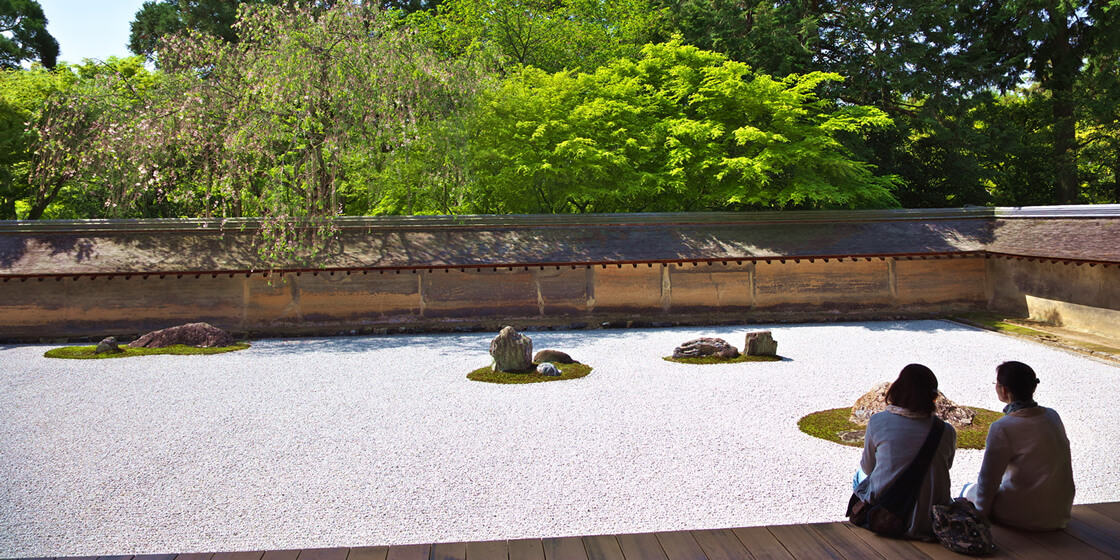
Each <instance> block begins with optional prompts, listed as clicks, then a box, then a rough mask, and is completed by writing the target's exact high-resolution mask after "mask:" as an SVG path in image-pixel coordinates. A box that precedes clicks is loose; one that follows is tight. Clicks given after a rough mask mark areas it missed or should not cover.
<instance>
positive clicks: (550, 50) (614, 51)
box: [411, 0, 663, 72]
mask: <svg viewBox="0 0 1120 560" xmlns="http://www.w3.org/2000/svg"><path fill="white" fill-rule="evenodd" d="M662 12H663V10H660V9H657V8H655V6H654V5H653V4H652V3H651V2H650V0H617V1H612V2H604V1H602V0H444V1H443V2H442V3H440V4H439V7H438V10H437V11H435V12H420V13H417V14H416V15H414V16H413V18H412V19H411V24H412V25H413V26H415V27H416V28H417V29H419V30H420V32H421V34H422V36H424V37H425V38H426V39H427V40H428V41H429V42H430V43H431V44H432V45H433V46H434V47H436V48H437V49H439V50H441V51H442V52H445V53H448V54H450V55H453V56H457V57H461V56H472V57H476V58H481V59H482V60H484V61H485V62H486V63H487V64H488V65H490V66H491V67H493V68H495V69H498V70H502V71H506V70H510V69H512V68H514V67H517V66H523V65H527V66H534V67H537V68H540V69H542V70H545V71H549V72H555V71H559V70H564V69H570V70H584V71H591V70H594V69H595V68H598V67H599V66H601V65H603V64H607V63H609V62H610V61H613V60H615V59H617V58H626V57H632V56H635V55H637V54H638V51H639V50H640V49H641V46H642V45H644V44H645V43H648V42H650V41H654V40H656V39H658V38H660V37H661V33H662V29H663V27H662Z"/></svg>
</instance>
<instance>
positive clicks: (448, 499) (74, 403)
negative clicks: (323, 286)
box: [0, 321, 1120, 558]
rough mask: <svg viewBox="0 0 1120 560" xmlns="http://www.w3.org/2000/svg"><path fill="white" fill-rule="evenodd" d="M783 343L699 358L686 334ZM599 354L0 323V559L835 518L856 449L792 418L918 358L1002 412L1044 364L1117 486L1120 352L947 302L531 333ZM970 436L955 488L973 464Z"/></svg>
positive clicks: (1061, 404)
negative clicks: (1066, 346)
mask: <svg viewBox="0 0 1120 560" xmlns="http://www.w3.org/2000/svg"><path fill="white" fill-rule="evenodd" d="M752 330H771V331H773V333H774V338H775V339H776V340H777V341H778V353H779V354H781V355H782V356H784V357H785V358H786V359H785V360H784V361H782V362H774V363H741V364H733V365H717V366H689V365H682V364H674V363H669V362H666V361H664V360H662V357H663V356H667V355H669V354H671V353H672V350H673V348H674V347H675V346H676V345H678V344H680V343H682V342H684V341H686V340H689V339H692V338H697V337H700V336H716V337H720V338H724V339H726V340H728V341H729V342H731V343H732V344H734V345H736V346H738V347H740V348H741V347H742V345H743V338H744V335H745V334H746V333H747V332H749V331H752ZM527 334H528V335H529V336H530V337H532V339H533V343H534V347H535V348H536V349H543V348H554V349H559V350H564V351H566V352H568V353H570V354H571V355H572V356H573V357H575V358H576V359H577V360H580V361H583V362H585V363H588V364H590V365H592V366H593V367H594V368H595V369H594V371H592V373H591V375H589V376H588V377H586V378H583V379H577V380H572V381H563V382H553V383H543V384H531V385H492V384H486V383H478V382H472V381H468V380H467V378H466V374H467V373H468V372H469V371H471V370H473V369H475V368H478V367H481V366H484V365H486V364H488V363H489V355H488V353H487V350H488V348H489V341H490V339H491V338H493V336H494V333H472V334H454V335H401V336H387V337H350V338H334V339H293V340H260V341H255V342H254V343H253V347H252V348H251V349H249V350H246V351H242V352H235V353H231V354H221V355H214V356H194V357H181V356H151V357H141V358H133V359H121V360H98V361H79V360H52V359H47V358H44V357H43V352H44V351H45V350H47V349H48V348H49V347H47V346H0V557H5V558H10V557H39V556H44V557H50V556H94V555H131V554H145V553H186V552H217V551H234V550H261V549H265V550H274V549H301V548H320V547H336V546H365V545H379V544H408V543H420V542H425V543H426V542H459V541H473V540H490V539H505V538H523V537H546V536H547V537H556V536H568V535H593V534H611V533H631V532H651V531H666V530H677V529H696V528H723V527H739V526H753V525H775V524H787V523H802V522H818V521H835V520H839V519H841V518H842V516H843V513H844V506H845V504H846V503H847V498H848V495H849V494H850V482H849V481H850V479H851V473H852V470H853V469H854V468H855V466H856V463H857V461H858V458H859V453H860V451H859V450H858V449H856V448H848V447H842V446H839V445H836V444H833V443H828V442H825V441H823V440H819V439H815V438H812V437H809V436H806V435H804V434H802V433H801V432H799V431H798V429H797V420H798V419H799V418H800V417H802V416H804V415H805V414H808V413H810V412H814V411H818V410H823V409H829V408H837V407H842V406H850V405H851V404H852V403H853V402H854V401H855V400H856V399H857V398H858V397H859V396H860V395H861V394H863V393H864V392H866V391H867V390H868V389H870V388H871V387H872V386H873V385H875V384H876V383H878V382H881V381H889V380H892V379H893V378H894V376H895V375H896V374H897V372H898V370H899V369H901V368H902V366H904V365H906V364H907V363H910V362H920V363H924V364H926V365H928V366H930V367H931V368H932V369H933V371H934V372H935V373H936V374H937V376H938V378H939V379H940V381H941V388H942V390H943V391H944V392H945V394H946V395H947V396H949V398H951V399H953V400H955V401H957V402H959V403H962V404H966V405H972V406H979V407H984V408H991V409H999V407H1000V406H1001V405H1000V403H999V402H998V401H997V399H996V396H995V392H994V390H993V381H994V377H995V374H994V368H995V366H996V365H997V364H999V363H1000V362H1002V361H1005V360H1009V359H1017V360H1021V361H1024V362H1027V363H1028V364H1031V365H1032V366H1034V368H1035V369H1036V370H1037V371H1038V374H1039V377H1040V378H1041V380H1042V383H1041V385H1040V386H1039V389H1038V393H1037V399H1038V401H1039V402H1040V403H1041V404H1043V405H1046V406H1050V407H1053V408H1055V409H1057V410H1058V412H1059V413H1060V414H1061V416H1062V418H1063V419H1064V421H1065V424H1066V428H1067V431H1068V433H1069V437H1070V440H1071V442H1072V445H1073V461H1074V471H1075V477H1076V482H1077V502H1078V503H1092V502H1101V501H1118V500H1120V471H1118V467H1117V466H1116V465H1117V461H1116V457H1117V456H1120V422H1117V421H1116V415H1115V403H1117V402H1120V367H1118V366H1116V365H1114V364H1111V363H1106V362H1102V361H1098V360H1094V359H1089V358H1085V357H1081V356H1078V355H1074V354H1071V353H1067V352H1064V351H1061V350H1057V349H1054V348H1051V347H1047V346H1042V345H1038V344H1033V343H1030V342H1026V341H1023V340H1020V339H1016V338H1012V337H1008V336H1003V335H999V334H994V333H989V332H984V331H980V330H976V329H972V328H968V327H964V326H961V325H957V324H955V323H950V322H942V321H913V322H880V323H842V324H826V325H752V326H737V327H710V328H671V329H648V330H646V329H634V330H589V331H567V332H529V333H527ZM981 453H982V452H980V451H969V450H960V451H958V452H957V457H956V462H955V464H954V467H953V470H952V476H953V484H954V486H958V487H959V486H960V485H961V484H963V483H964V482H967V481H969V480H971V479H973V478H974V477H975V476H976V473H977V470H978V468H979V464H980V458H981Z"/></svg>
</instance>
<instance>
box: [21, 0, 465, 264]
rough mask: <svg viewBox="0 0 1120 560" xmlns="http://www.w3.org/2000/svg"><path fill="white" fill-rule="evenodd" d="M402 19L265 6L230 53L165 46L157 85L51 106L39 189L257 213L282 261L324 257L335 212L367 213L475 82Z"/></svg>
mask: <svg viewBox="0 0 1120 560" xmlns="http://www.w3.org/2000/svg"><path fill="white" fill-rule="evenodd" d="M397 23H398V20H397V19H396V17H395V16H394V15H392V14H390V13H387V12H384V11H382V10H381V9H379V8H377V7H376V6H361V5H355V4H352V3H340V4H339V5H338V6H336V7H333V8H332V7H327V6H321V5H317V6H283V7H281V6H270V5H264V4H260V5H253V6H245V7H243V8H242V10H241V12H240V16H239V20H238V22H237V28H238V33H239V36H238V41H237V42H236V43H231V42H228V41H225V40H223V39H221V38H220V37H216V36H214V35H211V34H207V33H200V32H193V31H191V32H187V33H185V34H181V35H174V36H170V37H165V38H164V43H163V45H164V46H165V50H164V51H163V52H162V53H161V55H160V64H161V70H162V71H161V72H160V73H159V79H158V80H156V81H155V82H154V83H153V84H152V86H151V87H144V88H129V87H125V86H126V85H127V80H124V79H123V77H121V76H117V77H115V78H108V77H107V78H106V79H104V80H100V81H97V82H95V83H94V84H91V87H93V86H96V91H94V90H90V91H83V92H75V94H74V95H73V96H69V97H67V98H65V99H62V100H60V104H59V106H58V110H59V113H58V114H57V116H56V118H55V120H54V121H52V124H51V126H48V127H44V141H43V143H42V145H41V148H40V152H41V153H43V154H44V158H45V159H44V163H48V162H49V163H50V165H42V166H40V167H39V169H40V170H41V172H42V173H41V175H40V176H39V179H40V183H41V184H43V185H44V189H45V190H46V189H49V188H51V187H52V186H55V185H58V186H60V187H59V188H60V189H61V188H62V186H66V185H79V184H80V185H91V184H94V183H96V184H97V185H103V186H104V187H105V188H106V189H108V192H107V193H106V196H105V198H104V207H103V209H102V211H101V215H112V216H135V215H138V214H143V215H152V214H151V213H156V214H158V215H165V214H168V213H172V212H187V213H189V215H204V216H258V217H261V218H262V219H263V220H264V222H265V224H266V234H267V235H268V236H269V237H268V240H269V241H270V243H265V244H262V250H263V251H264V252H265V253H266V254H267V256H269V257H272V258H276V259H279V258H282V257H284V256H286V255H290V254H291V253H294V252H297V251H302V250H305V249H314V248H315V247H320V248H321V247H322V243H323V242H325V241H326V240H327V239H328V238H329V234H330V218H331V217H332V216H336V215H339V214H344V213H347V212H352V211H366V210H368V209H369V208H370V207H372V206H373V203H371V202H370V200H369V198H370V196H371V186H370V184H369V182H370V181H371V179H372V178H373V177H374V176H375V175H376V174H377V173H378V172H380V170H381V169H382V168H383V167H384V165H385V161H386V160H387V159H388V157H389V155H391V154H393V153H394V152H396V151H398V150H401V149H405V148H406V147H407V146H409V145H410V144H411V143H413V142H415V141H416V138H417V136H418V131H419V130H420V129H421V127H422V126H423V125H424V123H426V122H428V121H431V120H438V119H441V118H443V117H445V116H446V115H449V114H451V113H453V112H454V111H455V110H456V108H457V107H458V106H459V105H460V104H461V103H462V102H463V99H465V98H466V97H468V96H469V95H470V93H471V91H472V88H473V87H476V84H477V82H478V79H477V78H476V77H475V76H474V75H473V74H472V73H471V72H470V71H469V69H466V68H464V67H463V66H462V65H460V64H458V63H455V62H453V61H447V60H444V59H441V58H439V57H436V56H434V55H433V54H432V53H430V52H428V51H427V50H425V49H424V48H423V47H422V46H421V45H420V44H419V43H418V42H416V41H414V40H412V35H411V34H410V33H409V32H408V31H407V30H404V29H401V28H399V26H397ZM67 107H70V108H71V109H70V110H66V108H67ZM292 219H307V220H310V221H311V223H312V224H313V225H312V227H311V228H310V229H303V228H301V227H300V226H298V224H295V225H293V222H292V221H291V220H292ZM308 232H311V233H310V235H311V237H308V236H307V235H308ZM317 243H318V245H316V244H317ZM304 256H307V255H304Z"/></svg>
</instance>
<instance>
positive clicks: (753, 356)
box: [664, 331, 782, 364]
mask: <svg viewBox="0 0 1120 560" xmlns="http://www.w3.org/2000/svg"><path fill="white" fill-rule="evenodd" d="M664 359H665V361H668V362H677V363H681V364H737V363H741V362H780V361H781V360H782V357H781V356H779V355H778V342H777V341H775V340H774V336H773V334H772V333H771V332H770V331H761V332H752V333H747V336H746V339H745V341H744V343H743V352H742V353H740V352H739V349H738V348H735V347H734V346H732V345H731V344H730V343H728V342H727V341H726V340H724V339H722V338H710V337H704V338H697V339H694V340H690V341H688V342H685V343H684V344H681V345H680V346H678V347H677V348H676V349H674V350H673V355H672V356H666V357H665V358H664Z"/></svg>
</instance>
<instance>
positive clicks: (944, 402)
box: [848, 383, 976, 428]
mask: <svg viewBox="0 0 1120 560" xmlns="http://www.w3.org/2000/svg"><path fill="white" fill-rule="evenodd" d="M890 388H891V384H890V383H880V384H878V385H876V386H875V387H873V388H872V389H871V390H870V391H868V392H867V393H866V394H864V395H863V396H862V397H860V398H859V399H858V400H856V404H854V405H852V414H851V416H849V417H848V420H849V421H850V422H852V423H853V424H858V425H860V426H866V425H867V421H868V420H870V419H871V416H872V415H873V414H876V413H879V412H882V411H884V410H886V409H887V390H889V389H890ZM934 405H935V406H937V410H936V411H935V414H937V417H938V418H940V419H942V420H944V421H946V422H948V423H949V424H951V425H952V426H953V427H955V428H963V427H965V426H971V425H972V419H973V418H974V417H975V416H976V413H975V412H973V411H972V410H970V409H968V408H965V407H963V406H958V405H957V403H955V402H953V401H951V400H949V399H947V398H946V397H945V395H944V394H942V393H941V391H938V392H937V400H936V401H934Z"/></svg>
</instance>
